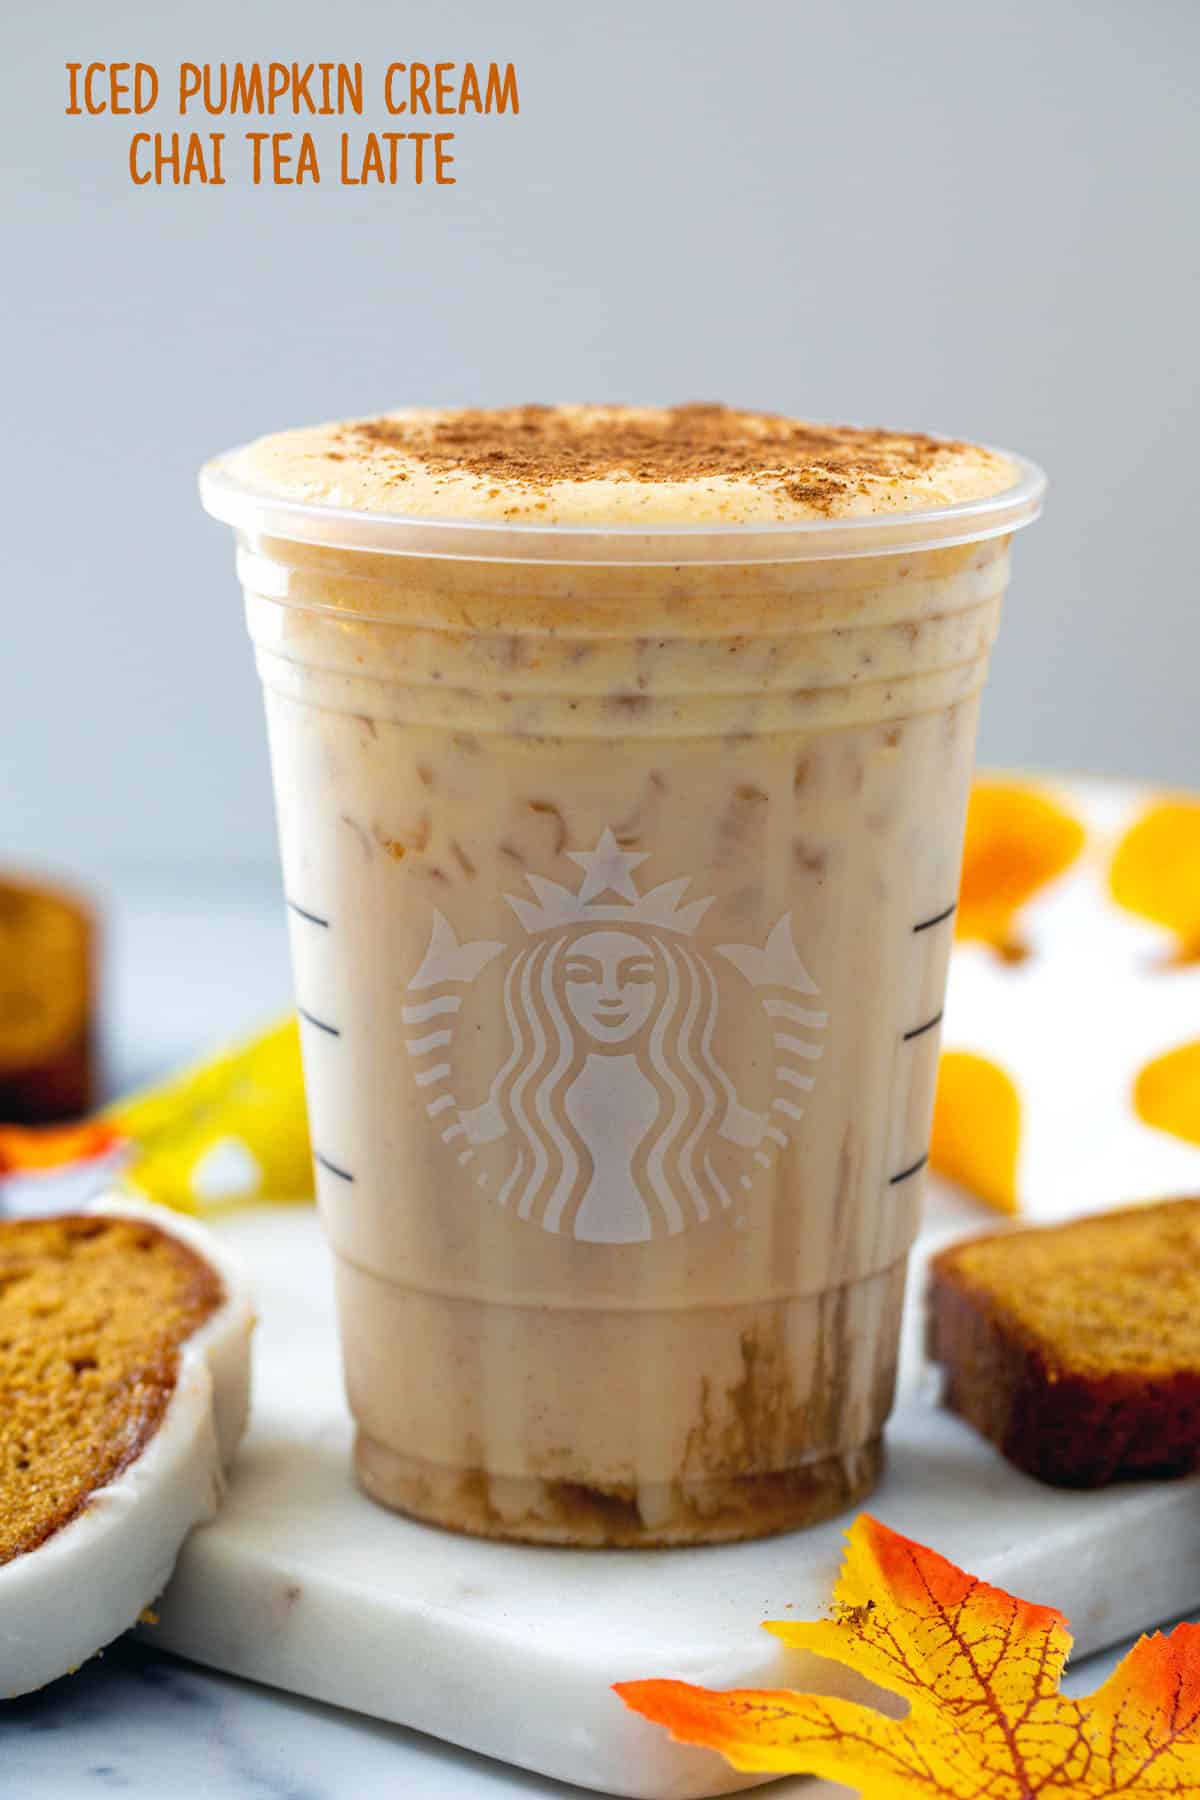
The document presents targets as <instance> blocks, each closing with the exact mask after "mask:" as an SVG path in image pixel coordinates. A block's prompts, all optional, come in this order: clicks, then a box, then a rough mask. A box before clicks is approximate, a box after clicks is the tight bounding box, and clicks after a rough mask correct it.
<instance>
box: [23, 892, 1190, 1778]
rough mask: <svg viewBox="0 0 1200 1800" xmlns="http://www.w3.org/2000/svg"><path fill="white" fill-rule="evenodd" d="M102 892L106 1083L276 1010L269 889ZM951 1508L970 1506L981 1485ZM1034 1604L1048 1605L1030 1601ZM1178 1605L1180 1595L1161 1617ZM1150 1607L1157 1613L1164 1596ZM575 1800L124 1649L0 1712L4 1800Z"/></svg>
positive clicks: (368, 1724)
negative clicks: (107, 909)
mask: <svg viewBox="0 0 1200 1800" xmlns="http://www.w3.org/2000/svg"><path fill="white" fill-rule="evenodd" d="M113 893H114V899H115V901H116V903H117V904H116V906H115V910H114V914H113V930H112V934H111V940H112V956H111V984H110V1019H111V1020H112V1024H113V1030H112V1035H111V1044H110V1073H111V1077H112V1079H113V1080H114V1081H115V1082H119V1083H120V1085H127V1084H128V1083H129V1082H130V1081H132V1080H135V1079H142V1078H145V1077H148V1076H150V1075H152V1074H154V1073H155V1072H157V1071H158V1070H160V1069H163V1068H166V1067H168V1066H170V1065H171V1064H173V1063H176V1062H178V1061H180V1060H182V1059H183V1058H185V1057H187V1056H191V1055H193V1054H195V1053H196V1052H198V1051H200V1050H202V1049H203V1048H204V1047H205V1045H206V1044H207V1043H209V1042H211V1041H213V1040H214V1039H217V1038H219V1037H221V1036H223V1035H226V1034H228V1033H230V1032H232V1031H237V1030H240V1029H241V1028H242V1027H244V1026H252V1025H253V1024H254V1023H256V1022H257V1021H258V1020H259V1019H261V1018H263V1017H265V1016H269V1015H270V1014H271V1012H272V1011H273V1010H275V1009H277V1008H278V1007H279V1006H281V1005H282V1004H284V1003H285V1002H286V999H287V993H288V975H287V964H286V947H285V934H284V927H283V921H282V915H281V910H280V906H279V901H278V896H277V893H276V891H275V889H274V885H273V884H266V883H264V882H262V881H261V880H255V881H244V882H239V881H228V882H219V881H213V880H209V881H208V882H206V883H196V882H192V881H188V882H184V881H183V880H181V879H178V878H172V877H169V876H163V875H153V876H147V875H145V874H143V875H142V876H141V877H140V878H136V879H135V878H132V877H127V878H125V879H123V880H118V881H116V882H114V884H113ZM183 944H186V945H187V950H186V953H184V954H181V952H180V946H181V945H183ZM968 1504H974V1505H976V1506H981V1507H983V1508H986V1507H987V1504H988V1499H987V1490H986V1486H985V1487H984V1489H983V1490H980V1491H977V1492H976V1495H975V1499H974V1501H973V1502H968ZM1139 1542H1140V1544H1141V1546H1142V1548H1143V1549H1144V1550H1147V1551H1150V1552H1152V1553H1153V1552H1154V1551H1155V1549H1156V1546H1157V1548H1158V1549H1161V1543H1160V1542H1159V1540H1158V1537H1157V1532H1156V1530H1155V1528H1154V1527H1153V1526H1151V1527H1150V1528H1148V1529H1145V1530H1143V1531H1142V1532H1141V1534H1140V1538H1138V1537H1135V1538H1134V1539H1133V1540H1131V1544H1130V1545H1129V1546H1127V1547H1126V1548H1127V1552H1128V1551H1130V1550H1132V1549H1133V1548H1135V1547H1136V1545H1137V1544H1138V1543H1139ZM1046 1549H1047V1550H1048V1551H1050V1550H1052V1546H1050V1545H1047V1546H1046ZM1153 1559H1154V1558H1153V1556H1152V1560H1153ZM1093 1566H1094V1565H1093ZM1116 1573H1117V1570H1116V1568H1115V1567H1114V1566H1113V1563H1112V1562H1108V1563H1107V1564H1106V1565H1105V1566H1100V1567H1096V1566H1094V1577H1093V1576H1092V1575H1091V1574H1090V1573H1089V1575H1088V1579H1089V1580H1091V1581H1092V1584H1093V1587H1092V1591H1093V1597H1094V1602H1095V1603H1097V1607H1098V1608H1099V1604H1100V1602H1101V1583H1102V1582H1103V1585H1104V1588H1105V1589H1108V1588H1109V1586H1110V1584H1111V1583H1112V1581H1113V1578H1114V1575H1115V1574H1116ZM1122 1586H1127V1584H1122ZM1163 1592H1164V1594H1169V1587H1168V1588H1164V1589H1163ZM1036 1597H1038V1598H1051V1597H1053V1596H1051V1595H1049V1594H1046V1593H1043V1592H1042V1591H1040V1590H1039V1592H1038V1594H1037V1596H1036ZM1185 1599H1186V1596H1184V1595H1183V1594H1182V1593H1180V1594H1179V1596H1178V1603H1179V1604H1183V1603H1185ZM1162 1605H1163V1610H1169V1609H1170V1601H1169V1600H1168V1599H1164V1601H1163V1602H1162ZM1113 1660H1115V1657H1114V1656H1102V1657H1098V1658H1093V1659H1091V1660H1089V1661H1087V1662H1084V1663H1081V1664H1080V1665H1078V1666H1077V1668H1076V1669H1074V1670H1073V1672H1072V1674H1071V1675H1070V1677H1069V1678H1068V1685H1069V1687H1070V1688H1071V1689H1072V1691H1076V1692H1083V1691H1087V1690H1088V1689H1089V1688H1091V1687H1094V1686H1096V1685H1098V1684H1099V1682H1100V1681H1101V1680H1102V1679H1103V1678H1104V1675H1105V1673H1106V1672H1107V1670H1108V1668H1109V1667H1110V1666H1111V1664H1112V1662H1113ZM773 1791H774V1792H776V1793H779V1794H780V1795H781V1796H783V1795H787V1794H791V1793H796V1794H797V1795H798V1794H799V1793H801V1792H803V1793H804V1795H805V1796H806V1800H815V1795H816V1793H817V1791H818V1790H817V1789H816V1788H815V1787H813V1786H812V1785H806V1784H802V1783H799V1782H792V1781H788V1782H784V1783H781V1784H779V1785H778V1786H777V1787H776V1788H775V1789H774V1790H773ZM825 1791H828V1792H830V1793H832V1792H833V1791H834V1790H832V1789H829V1790H825ZM578 1792H579V1789H578V1788H572V1787H569V1786H567V1785H565V1784H563V1783H560V1782H557V1781H553V1780H549V1779H547V1778H544V1777H542V1776H538V1775H532V1774H526V1773H523V1772H521V1771H519V1770H516V1769H512V1768H508V1767H506V1766H505V1765H503V1764H500V1763H497V1762H493V1761H489V1760H488V1759H486V1758H484V1757H481V1756H476V1755H473V1754H471V1753H470V1752H466V1751H460V1750H455V1749H453V1748H451V1747H450V1746H448V1745H445V1744H442V1743H439V1742H438V1741H437V1740H435V1739H433V1738H429V1737H425V1736H422V1735H420V1734H418V1733H416V1732H412V1731H408V1730H405V1729H403V1728H401V1727H398V1726H393V1725H384V1724H379V1723H376V1722H373V1721H370V1720H367V1719H365V1718H363V1717H361V1716H359V1715H356V1714H353V1713H349V1712H343V1711H339V1710H337V1709H335V1708H332V1707H326V1706H321V1705H318V1704H315V1703H313V1702H308V1701H303V1700H300V1699H297V1698H295V1697H293V1696H290V1695H286V1694H282V1693H279V1692H276V1691H272V1690H270V1689H267V1688H264V1687H257V1686H255V1685H253V1684H251V1683H248V1682H244V1681H239V1680H235V1679H233V1678H230V1677H225V1676H220V1675H215V1674H212V1673H209V1672H206V1671H203V1670H201V1669H198V1668H196V1667H193V1666H191V1665H189V1664H186V1663H184V1662H182V1661H179V1660H177V1659H176V1658H174V1657H172V1656H170V1655H167V1654H165V1653H163V1652H161V1651H156V1650H153V1649H150V1648H147V1647H145V1646H143V1645H142V1644H139V1643H136V1642H133V1641H131V1640H129V1639H126V1640H123V1641H122V1642H121V1643H119V1644H117V1645H115V1646H113V1647H112V1648H111V1649H110V1650H109V1652H108V1653H107V1654H106V1655H105V1657H104V1658H103V1659H102V1660H100V1661H98V1662H96V1663H94V1664H92V1665H90V1666H89V1667H88V1668H86V1669H84V1670H82V1671H81V1672H80V1673H79V1674H77V1675H76V1676H74V1677H71V1678H68V1679H67V1680H65V1681H63V1682H59V1683H56V1684H55V1685H54V1686H53V1687H51V1688H48V1689H45V1690H44V1691H43V1692H42V1693H40V1694H38V1695H34V1696H32V1697H30V1698H28V1699H26V1700H22V1701H17V1702H11V1703H9V1704H8V1705H6V1706H5V1707H4V1708H3V1710H0V1795H3V1796H4V1797H5V1800H7V1796H8V1795H10V1794H11V1795H13V1796H14V1800H15V1797H16V1796H20V1797H21V1800H76V1797H77V1796H78V1797H81V1800H87V1797H89V1796H97V1797H98V1796H100V1795H102V1794H114V1793H120V1794H128V1795H130V1796H134V1797H135V1800H137V1797H140V1796H144V1797H145V1800H151V1797H153V1800H191V1797H192V1796H196V1800H200V1797H201V1796H203V1800H234V1797H241V1796H246V1797H249V1796H255V1795H263V1796H268V1797H269V1796H279V1797H280V1800H283V1797H285V1796H286V1797H287V1800H342V1797H343V1796H344V1797H345V1800H352V1797H353V1800H359V1797H360V1796H374V1795H375V1794H389V1795H390V1794H396V1795H406V1796H407V1795H409V1794H411V1795H413V1796H414V1797H419V1800H426V1797H428V1800H442V1796H451V1795H453V1796H455V1797H456V1800H458V1797H461V1800H492V1797H493V1796H496V1797H500V1796H504V1797H505V1800H510V1797H515V1796H527V1797H529V1800H536V1797H548V1796H552V1795H557V1796H563V1797H564V1800H566V1797H568V1796H569V1795H570V1794H572V1793H578Z"/></svg>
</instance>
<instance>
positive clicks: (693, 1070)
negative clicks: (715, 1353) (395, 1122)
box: [403, 831, 827, 1244]
mask: <svg viewBox="0 0 1200 1800" xmlns="http://www.w3.org/2000/svg"><path fill="white" fill-rule="evenodd" d="M567 854H568V855H569V856H570V858H571V861H572V862H574V863H577V864H578V865H579V867H580V868H581V869H582V870H583V880H582V881H581V882H580V883H579V885H578V887H577V888H575V889H572V888H568V887H563V886H561V885H560V884H559V883H558V882H556V881H550V880H547V879H546V878H545V877H544V876H541V875H528V876H527V877H526V881H527V883H528V886H529V888H530V889H531V890H532V893H533V895H534V898H533V899H529V898H524V897H521V896H518V895H516V894H508V895H506V896H505V898H506V899H507V901H508V904H509V906H511V908H512V910H513V912H514V913H515V915H516V917H517V919H518V920H519V922H520V924H521V925H522V926H523V927H524V931H525V934H526V935H525V941H524V942H523V943H521V944H519V945H518V946H517V947H516V948H515V949H514V948H513V947H512V946H510V945H508V944H504V943H498V942H496V941H494V940H479V941H475V942H470V943H460V941H459V939H458V937H457V935H456V933H455V931H454V928H453V927H452V926H451V925H450V923H449V921H448V920H447V919H446V918H445V917H444V916H443V914H442V913H440V912H437V911H435V912H434V915H433V930H432V932H431V935H430V939H429V945H428V948H427V949H426V952H425V956H424V959H423V961H422V963H421V966H420V968H419V969H418V970H417V972H416V974H415V975H414V976H413V978H412V980H411V981H410V982H409V984H408V989H407V992H408V995H409V1004H407V1005H406V1006H405V1007H404V1013H403V1018H404V1023H405V1025H406V1026H408V1027H410V1036H409V1038H408V1053H409V1056H410V1057H411V1058H412V1059H413V1073H414V1077H415V1079H416V1082H417V1085H418V1087H420V1088H422V1089H424V1090H427V1094H428V1098H427V1100H426V1105H425V1110H426V1112H427V1113H428V1115H429V1117H430V1118H431V1119H432V1120H433V1121H434V1123H435V1124H436V1125H437V1126H438V1127H439V1128H440V1135H441V1138H442V1141H443V1142H444V1143H445V1144H446V1145H448V1146H449V1147H451V1149H453V1150H454V1153H455V1155H456V1156H457V1159H458V1162H459V1163H460V1164H461V1165H462V1166H463V1168H464V1170H465V1169H467V1168H468V1167H469V1166H470V1165H471V1164H476V1165H477V1167H476V1168H475V1169H474V1170H473V1175H474V1179H475V1181H476V1183H477V1184H478V1186H479V1187H480V1188H481V1189H484V1190H487V1191H489V1192H490V1194H491V1195H492V1197H493V1198H494V1200H495V1201H496V1203H497V1204H499V1205H500V1206H504V1207H508V1208H510V1209H512V1210H513V1211H515V1212H516V1214H517V1215H518V1217H520V1218H522V1219H528V1220H530V1221H532V1222H534V1223H536V1224H539V1225H541V1226H542V1228H543V1229H544V1230H546V1231H552V1232H561V1233H563V1234H564V1235H566V1236H570V1237H574V1238H578V1239H580V1240H583V1241H585V1242H589V1243H603V1244H627V1243H638V1242H643V1241H645V1240H646V1239H649V1238H655V1237H663V1236H668V1235H674V1234H675V1233H677V1232H680V1231H683V1230H684V1228H685V1227H687V1226H691V1225H696V1224H700V1223H702V1222H703V1221H704V1220H706V1219H710V1218H713V1217H715V1216H717V1215H719V1214H720V1213H721V1212H724V1211H727V1210H728V1209H730V1208H731V1207H732V1206H733V1205H734V1199H733V1196H732V1194H731V1192H730V1187H731V1185H733V1186H740V1187H741V1188H743V1189H746V1190H749V1189H750V1188H751V1187H752V1186H753V1184H754V1175H755V1171H756V1170H757V1169H769V1168H771V1167H772V1166H773V1163H774V1160H775V1157H776V1156H777V1155H778V1152H779V1150H780V1149H781V1148H782V1147H784V1146H785V1145H786V1144H787V1143H788V1142H789V1138H790V1136H791V1134H792V1133H793V1132H794V1130H795V1128H796V1125H797V1124H798V1123H799V1121H800V1119H801V1118H802V1117H803V1107H802V1106H801V1104H800V1101H801V1099H802V1097H803V1096H804V1095H805V1094H806V1093H808V1092H810V1091H811V1090H812V1088H813V1087H814V1086H815V1085H816V1083H815V1076H814V1074H813V1073H812V1065H813V1064H814V1063H815V1062H816V1061H818V1060H819V1058H820V1056H821V1054H822V1046H821V1044H820V1043H819V1042H817V1041H816V1040H815V1038H814V1036H813V1033H814V1032H819V1031H820V1030H821V1029H822V1028H823V1027H824V1025H825V1024H826V1020H827V1015H826V1014H825V1013H824V1012H821V1011H817V1010H814V1009H813V1008H812V1007H809V1006H802V1005H799V1004H797V1002H796V1001H795V999H793V998H789V997H788V996H794V995H800V996H803V997H804V998H806V999H809V998H811V997H812V996H813V995H815V994H816V993H817V992H818V990H817V987H816V984H815V982H814V981H813V980H812V978H811V976H810V975H809V974H808V972H807V970H806V969H805V967H804V965H803V963H802V962H801V960H800V957H799V955H798V954H797V952H796V946H795V943H794V941H793V938H792V917H791V914H790V913H785V914H784V915H783V917H782V918H781V919H780V920H779V921H778V923H777V924H776V925H775V926H774V928H773V929H772V931H771V932H770V934H769V935H768V937H767V940H766V943H765V944H764V945H762V946H761V947H760V946H757V945H753V944H721V945H718V946H717V948H716V953H717V955H718V956H720V957H723V958H724V959H725V961H726V962H727V963H728V964H730V965H731V966H732V967H733V968H734V969H736V970H737V972H738V974H739V975H741V976H742V977H743V978H744V980H745V981H746V982H747V983H748V985H749V988H750V990H751V993H750V995H749V996H747V998H748V1000H749V1002H750V1004H751V1005H754V1004H756V1003H761V1007H762V1011H763V1014H764V1015H765V1019H766V1022H767V1026H768V1028H769V1032H770V1037H771V1042H772V1044H773V1046H774V1051H775V1063H774V1084H773V1086H774V1091H773V1093H772V1097H771V1099H770V1101H769V1105H768V1110H767V1111H765V1112H756V1111H754V1110H752V1109H751V1108H749V1107H747V1106H744V1105H743V1104H742V1103H741V1101H740V1100H739V1098H738V1095H737V1093H736V1091H735V1089H734V1084H733V1082H732V1081H731V1080H730V1078H729V1075H728V1074H727V1072H726V1070H725V1069H724V1068H723V1067H722V1064H721V1059H720V1053H719V1050H718V1048H717V1042H718V1040H717V1013H718V1007H719V993H718V985H717V980H716V977H715V975H714V972H713V970H712V968H711V967H710V966H709V963H708V962H707V961H706V959H705V957H704V955H703V954H702V953H701V952H700V951H699V950H698V949H697V948H696V947H695V946H694V944H692V943H690V942H689V940H690V939H692V938H693V936H694V933H695V931H696V927H697V926H698V925H699V923H700V921H701V919H702V918H703V916H704V914H705V913H706V912H707V910H708V908H709V907H710V906H711V905H712V901H711V899H706V900H692V901H687V902H685V901H684V894H685V892H686V890H687V888H688V887H689V886H690V885H691V884H690V879H689V877H688V876H686V875H685V876H681V877H679V878H678V879H677V880H674V881H664V882H662V883H661V884H660V885H659V886H658V887H655V888H651V889H650V890H649V891H648V892H647V893H644V894H643V893H639V892H638V889H637V886H636V884H635V882H634V879H633V871H634V870H635V869H636V868H637V867H638V866H639V864H641V863H643V862H645V861H646V853H645V852H640V853H639V852H631V851H625V850H622V849H621V848H620V846H619V845H618V843H617V841H616V839H615V837H614V836H613V834H612V832H611V831H605V832H604V833H603V835H602V836H601V838H600V841H599V843H598V844H597V846H596V848H595V849H594V850H587V851H583V850H571V851H568V852H567ZM614 896H615V898H614ZM505 954H507V956H508V962H507V966H506V968H505V972H504V980H503V1011H504V1020H505V1025H506V1028H507V1038H508V1044H507V1052H506V1054H505V1055H504V1058H503V1062H502V1063H501V1066H500V1067H499V1068H498V1069H497V1071H496V1073H495V1075H494V1076H493V1078H492V1081H491V1085H490V1089H489V1091H488V1093H487V1096H486V1098H485V1099H483V1101H482V1103H481V1104H472V1103H470V1102H469V1101H468V1100H467V1098H466V1097H465V1096H461V1095H460V1094H458V1093H456V1092H455V1088H454V1083H455V1063H454V1039H455V1031H456V1028H457V1027H458V1025H459V1023H460V1017H459V1015H460V1013H461V1010H462V1008H463V1006H464V1003H465V1002H466V1000H467V999H469V992H468V990H470V988H471V987H472V985H473V984H474V982H475V981H476V980H477V978H478V977H479V976H480V975H481V974H482V973H483V971H484V970H485V969H486V968H487V967H488V966H489V965H490V964H491V963H492V962H494V960H495V959H496V958H497V957H499V956H502V955H505ZM425 996H428V998H426V997H425Z"/></svg>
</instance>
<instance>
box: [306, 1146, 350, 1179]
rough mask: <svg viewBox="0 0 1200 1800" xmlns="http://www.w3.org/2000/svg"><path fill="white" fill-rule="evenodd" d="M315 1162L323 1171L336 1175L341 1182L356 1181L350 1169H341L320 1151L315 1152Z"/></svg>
mask: <svg viewBox="0 0 1200 1800" xmlns="http://www.w3.org/2000/svg"><path fill="white" fill-rule="evenodd" d="M313 1161H314V1162H315V1163H317V1164H319V1165H320V1167H321V1168H322V1169H325V1170H327V1171H328V1172H329V1174H330V1175H336V1176H337V1178H338V1180H339V1181H353V1180H354V1177H353V1175H352V1174H351V1173H350V1171H349V1169H343V1168H340V1167H339V1166H338V1164H337V1163H335V1162H330V1160H329V1158H328V1157H327V1156H322V1155H321V1152H320V1151H319V1150H314V1151H313Z"/></svg>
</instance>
